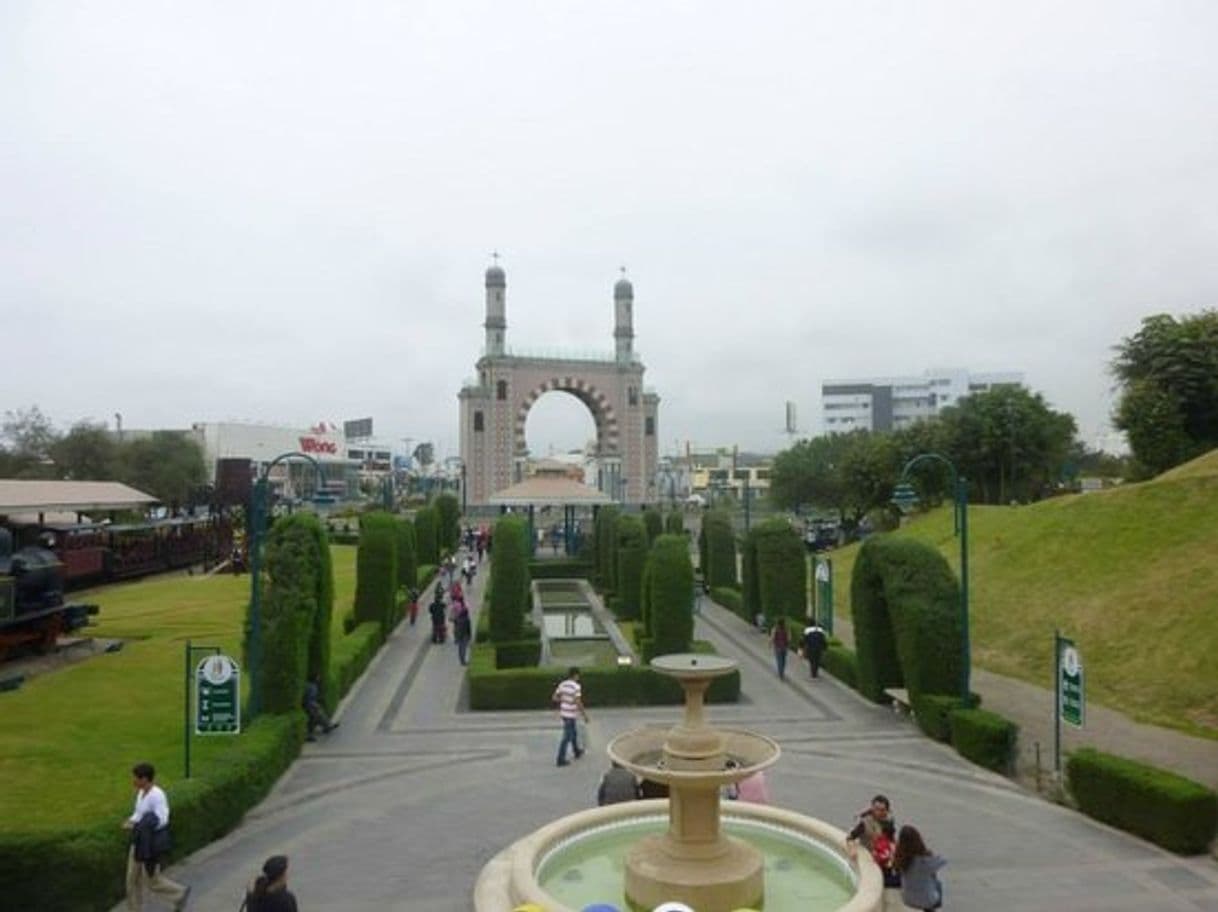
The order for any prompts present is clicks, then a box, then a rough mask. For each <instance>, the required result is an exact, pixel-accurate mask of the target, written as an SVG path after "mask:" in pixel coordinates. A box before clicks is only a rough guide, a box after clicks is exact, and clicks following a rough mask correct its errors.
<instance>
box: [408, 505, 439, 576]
mask: <svg viewBox="0 0 1218 912" xmlns="http://www.w3.org/2000/svg"><path fill="white" fill-rule="evenodd" d="M439 523H440V518H439V514H438V513H437V512H436V508H435V507H423V508H422V509H421V510H419V512H417V513H415V515H414V535H415V542H414V546H415V554H416V555H417V556H418V559H419V563H420V564H439V563H440V539H439V532H440V529H439Z"/></svg>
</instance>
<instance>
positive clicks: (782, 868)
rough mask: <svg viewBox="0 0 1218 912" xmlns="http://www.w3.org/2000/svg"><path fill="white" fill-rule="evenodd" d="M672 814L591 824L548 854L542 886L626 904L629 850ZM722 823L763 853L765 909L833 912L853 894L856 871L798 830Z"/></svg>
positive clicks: (568, 898)
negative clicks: (593, 827)
mask: <svg viewBox="0 0 1218 912" xmlns="http://www.w3.org/2000/svg"><path fill="white" fill-rule="evenodd" d="M667 826H668V818H667V817H660V816H652V817H644V818H641V819H640V820H637V821H631V822H629V823H625V824H618V825H614V826H610V827H605V828H603V829H598V830H593V831H591V832H589V833H588V834H587V835H586V836H579V837H576V838H575V839H574V840H573V841H572V842H570V843H569V844H567V845H564V846H562V847H561V848H560V849H558V850H557V851H555V852H553V853H551V854H550V855H549V856H548V857H546V858H545V859H544V860H543V861H542V864H541V868H540V870H539V871H538V872H537V880H538V882H539V883H540V884H541V887H542V889H543V890H545V891H546V892H547V893H549V894H550V895H551V896H553V897H554V898H555V899H557V900H558V901H559V902H561V903H562V904H563V905H565V906H568V907H570V908H572V909H582V908H584V906H587V905H590V904H592V903H612V904H613V905H615V906H617V907H618V908H619V909H623V910H625V909H627V903H626V897H625V895H624V894H623V892H622V884H623V882H624V878H625V874H624V862H625V857H626V850H627V849H628V848H629V847H630V846H631V845H632V844H634V843H635V842H637V841H638V840H639V839H640V838H642V837H643V836H646V835H648V834H649V833H660V832H663V831H664V830H665V829H666V828H667ZM723 829H724V831H725V832H726V833H728V834H729V835H731V836H735V837H736V838H738V839H741V840H743V841H744V842H747V843H748V844H749V845H751V846H753V847H754V848H755V849H757V850H758V851H759V852H761V854H762V856H763V857H764V858H765V903H764V909H765V912H830V910H833V909H837V908H839V907H841V906H843V905H845V904H846V902H847V901H848V900H849V899H850V898H851V897H852V896H853V895H854V891H855V883H854V878H853V876H852V875H851V874H850V873H849V872H848V870H847V869H846V868H845V867H844V866H843V864H842V863H841V862H839V861H837V860H836V857H835V856H832V855H830V854H829V853H828V851H827V850H825V849H822V848H820V847H819V846H818V845H817V844H816V843H815V842H812V841H810V840H807V839H804V838H801V837H799V836H797V835H795V834H794V833H790V834H788V833H787V832H786V831H783V830H779V829H775V828H773V827H769V826H766V825H765V824H761V823H756V822H753V821H745V820H734V819H731V818H729V817H725V818H724V821H723Z"/></svg>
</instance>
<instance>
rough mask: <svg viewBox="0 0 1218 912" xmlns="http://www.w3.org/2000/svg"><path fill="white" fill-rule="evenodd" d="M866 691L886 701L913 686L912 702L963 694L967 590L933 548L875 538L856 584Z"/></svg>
mask: <svg viewBox="0 0 1218 912" xmlns="http://www.w3.org/2000/svg"><path fill="white" fill-rule="evenodd" d="M850 605H851V612H852V615H853V619H854V640H855V649H856V651H857V655H858V671H859V691H860V692H861V693H862V694H863V695H864V696H866V697H867V698H868V699H871V700H875V701H876V702H881V701H882V700H883V699H884V689H885V688H888V687H902V686H903V687H905V688H906V689H907V690H908V691H909V695H910V700H911V701H915V700H917V698H918V697H920V696H921V695H922V694H928V693H931V694H949V693H954V692H958V690H959V687H960V667H961V665H960V663H961V661H962V658H961V649H960V645H961V635H962V634H961V627H960V590H959V587H958V586H957V584H956V578H955V576H953V574H952V571H951V568H950V567H948V565H947V561H945V560H944V559H943V556H942V555H941V554H939V552H938V551H937V550H936V549H935V548H933V547H931V546H930V545H928V544H925V543H924V542H920V541H914V540H912V539H906V538H896V537H893V536H889V535H875V536H872V537H871V538H868V539H867V541H865V542H864V543H863V546H862V548H861V549H860V550H859V554H858V558H857V559H856V560H855V564H854V575H853V577H852V579H851V584H850Z"/></svg>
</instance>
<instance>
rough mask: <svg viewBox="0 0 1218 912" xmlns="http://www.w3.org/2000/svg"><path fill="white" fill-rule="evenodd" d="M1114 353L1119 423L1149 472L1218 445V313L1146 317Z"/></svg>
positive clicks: (1177, 462)
mask: <svg viewBox="0 0 1218 912" xmlns="http://www.w3.org/2000/svg"><path fill="white" fill-rule="evenodd" d="M1116 352H1117V356H1116V358H1115V359H1114V360H1113V362H1112V372H1113V374H1114V375H1115V376H1116V378H1117V381H1118V383H1119V385H1120V387H1121V397H1120V400H1119V401H1118V403H1117V408H1116V413H1115V415H1114V416H1113V421H1114V423H1115V424H1116V426H1117V427H1118V428H1119V429H1120V430H1123V431H1125V432H1126V434H1128V436H1129V446H1130V449H1132V450H1133V455H1134V458H1135V459H1136V460H1137V463H1138V468H1139V469H1140V470H1141V472H1142V473H1143V474H1157V473H1159V472H1162V471H1164V470H1165V469H1169V468H1171V467H1172V466H1174V465H1178V464H1179V463H1181V462H1185V461H1187V460H1188V459H1191V458H1193V457H1194V456H1198V455H1200V454H1201V453H1204V452H1205V451H1207V450H1210V449H1213V448H1214V447H1218V310H1204V311H1202V312H1200V313H1198V314H1192V315H1190V316H1186V317H1182V318H1181V319H1179V320H1177V319H1175V318H1174V317H1171V316H1169V315H1167V314H1156V315H1155V316H1152V317H1147V318H1146V319H1144V320H1143V321H1142V328H1141V329H1140V330H1138V332H1137V333H1135V334H1134V335H1132V336H1130V337H1128V338H1126V339H1123V340H1122V341H1121V344H1120V345H1118V346H1116Z"/></svg>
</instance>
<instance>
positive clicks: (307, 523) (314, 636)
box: [289, 513, 340, 709]
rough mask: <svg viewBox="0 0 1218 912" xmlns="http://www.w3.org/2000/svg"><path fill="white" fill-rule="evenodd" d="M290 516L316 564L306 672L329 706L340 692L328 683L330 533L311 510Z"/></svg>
mask: <svg viewBox="0 0 1218 912" xmlns="http://www.w3.org/2000/svg"><path fill="white" fill-rule="evenodd" d="M289 519H291V520H292V522H293V523H294V524H295V525H297V526H299V527H300V528H302V529H304V530H305V531H306V532H307V533H308V534H309V537H310V539H311V541H312V546H313V557H312V562H313V564H314V566H315V567H316V568H317V572H316V574H315V575H314V578H313V595H314V609H313V629H312V632H311V634H310V636H309V660H308V668H307V674H308V676H309V677H310V678H316V679H317V682H318V687H319V688H320V689H321V696H322V701H323V702H324V703H325V704H326V706H328V707H330V708H331V709H333V708H334V704H335V703H337V702H338V698H339V696H340V694H337V693H334V692H332V688H331V686H330V653H331V648H330V646H331V644H330V628H331V626H332V625H331V618H332V617H333V614H334V566H333V563H332V562H331V559H330V537H329V535H328V533H327V532H326V527H325V525H324V524H323V523H322V522H321V520H320V519H318V518H317V516H316V515H315V514H313V513H296V514H293V515H292V516H291V517H289Z"/></svg>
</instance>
